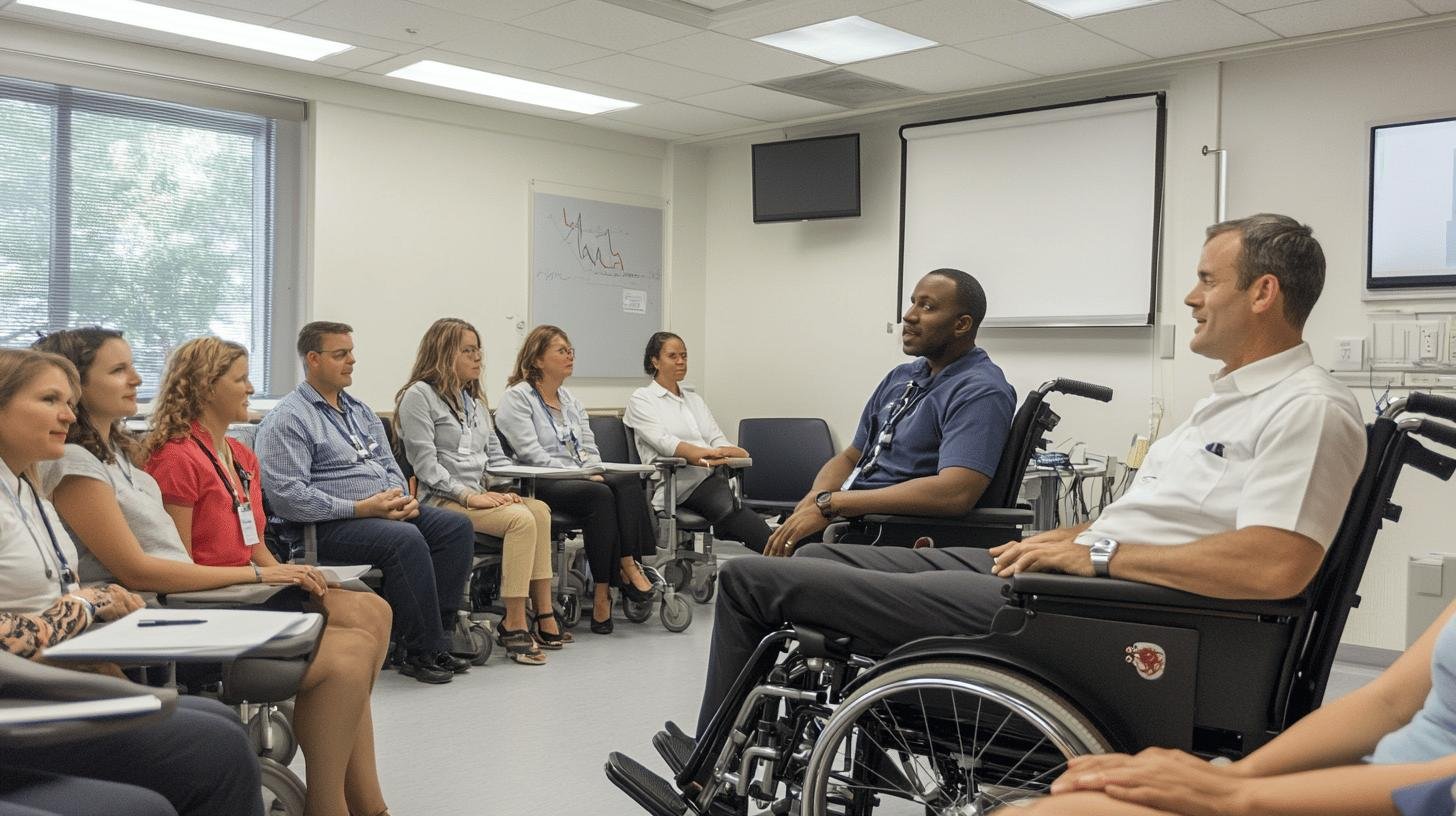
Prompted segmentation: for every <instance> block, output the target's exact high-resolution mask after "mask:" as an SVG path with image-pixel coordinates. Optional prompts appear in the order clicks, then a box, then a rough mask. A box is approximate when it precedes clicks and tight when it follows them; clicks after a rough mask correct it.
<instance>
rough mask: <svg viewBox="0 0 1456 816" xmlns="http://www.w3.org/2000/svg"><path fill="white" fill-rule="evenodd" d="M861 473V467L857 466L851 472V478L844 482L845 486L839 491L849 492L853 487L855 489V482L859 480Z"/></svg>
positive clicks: (841, 486)
mask: <svg viewBox="0 0 1456 816" xmlns="http://www.w3.org/2000/svg"><path fill="white" fill-rule="evenodd" d="M859 471H860V469H859V466H858V465H856V466H855V468H854V470H851V471H850V472H849V478H848V479H845V480H844V484H842V485H840V487H839V489H840V490H848V489H850V488H851V487H854V480H855V479H858V478H859Z"/></svg>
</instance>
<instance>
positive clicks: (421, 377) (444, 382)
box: [394, 317, 485, 427]
mask: <svg viewBox="0 0 1456 816" xmlns="http://www.w3.org/2000/svg"><path fill="white" fill-rule="evenodd" d="M470 334H473V335H475V342H476V344H477V345H478V344H479V343H480V332H479V331H476V329H475V327H474V326H472V325H470V324H469V323H467V322H465V321H464V320H461V319H460V318H458V317H442V318H440V319H439V320H436V321H435V322H434V323H431V324H430V327H429V328H428V329H426V330H425V336H424V337H421V338H420V348H419V351H417V352H415V365H414V368H412V369H411V370H410V375H409V379H408V380H407V381H406V382H405V384H404V387H403V388H401V389H399V390H398V391H396V392H395V394H394V422H395V427H398V426H399V401H400V400H401V399H403V398H404V392H406V391H408V390H409V387H410V386H412V385H414V384H415V383H417V382H423V383H426V384H428V385H429V386H430V387H431V388H433V389H435V393H437V394H439V395H440V399H442V400H444V401H445V404H446V405H449V406H450V408H451V409H452V410H454V411H455V412H457V413H458V412H460V411H461V410H463V408H462V407H461V405H460V392H461V390H464V391H465V393H467V394H469V395H470V396H471V397H473V398H475V399H477V400H479V401H480V402H481V404H484V403H485V395H484V394H483V393H482V392H481V390H480V380H468V381H466V380H461V379H460V378H459V377H458V376H456V375H455V354H456V353H457V352H459V351H460V348H461V347H462V346H464V345H465V344H466V342H467V341H468V340H469V335H470Z"/></svg>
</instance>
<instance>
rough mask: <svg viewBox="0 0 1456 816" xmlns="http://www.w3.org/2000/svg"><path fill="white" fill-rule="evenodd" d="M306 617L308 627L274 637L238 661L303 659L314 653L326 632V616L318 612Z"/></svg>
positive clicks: (246, 653) (310, 613)
mask: <svg viewBox="0 0 1456 816" xmlns="http://www.w3.org/2000/svg"><path fill="white" fill-rule="evenodd" d="M304 617H306V618H308V619H309V621H308V626H306V627H299V631H297V632H289V631H286V630H285V631H284V633H283V634H281V635H278V636H276V637H274V638H273V639H271V640H269V641H268V642H266V643H264V644H262V645H261V646H256V647H254V648H252V649H250V650H248V651H247V652H245V653H244V654H242V655H240V656H239V658H238V659H240V660H245V659H248V658H254V657H268V658H282V659H291V658H302V657H308V656H309V655H311V654H312V653H313V650H314V648H315V647H316V646H317V645H318V641H319V638H320V637H321V636H322V635H323V632H324V616H323V615H320V614H318V613H317V612H306V613H304Z"/></svg>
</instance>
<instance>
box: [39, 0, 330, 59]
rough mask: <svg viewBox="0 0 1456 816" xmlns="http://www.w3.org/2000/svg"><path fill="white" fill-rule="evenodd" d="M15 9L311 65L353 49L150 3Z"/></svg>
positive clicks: (102, 0) (43, 4)
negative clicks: (144, 30)
mask: <svg viewBox="0 0 1456 816" xmlns="http://www.w3.org/2000/svg"><path fill="white" fill-rule="evenodd" d="M15 5H17V6H33V7H35V8H43V9H50V10H51V11H61V12H65V13H66V14H79V15H81V16H83V17H92V18H95V19H97V20H107V21H109V22H113V23H121V24H122V25H129V26H137V27H138V28H150V29H152V30H154V31H165V32H167V33H168V34H181V35H182V36H184V37H195V38H197V39H199V40H208V41H210V42H215V43H222V44H223V45H235V46H237V47H239V48H250V49H252V50H254V51H267V52H268V53H270V54H282V55H283V56H285V57H294V58H296V59H302V60H309V61H313V60H320V59H323V58H324V57H327V56H329V55H331V54H337V53H339V52H341V51H348V50H349V49H350V48H353V47H354V46H352V45H349V44H348V43H341V42H334V41H333V40H324V39H320V38H318V37H309V36H307V35H304V34H295V33H293V32H292V31H282V30H279V29H276V28H268V27H267V26H260V25H253V24H252V23H240V22H238V21H237V20H225V19H223V18H221V17H212V16H209V15H207V14H195V13H193V12H190V11H183V10H181V9H174V8H167V7H166V6H156V5H152V4H151V3H139V2H137V0H16V3H15Z"/></svg>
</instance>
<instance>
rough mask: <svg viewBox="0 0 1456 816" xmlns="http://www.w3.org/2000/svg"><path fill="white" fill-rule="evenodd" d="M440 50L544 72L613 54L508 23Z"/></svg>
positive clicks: (490, 26) (456, 39)
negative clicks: (538, 69)
mask: <svg viewBox="0 0 1456 816" xmlns="http://www.w3.org/2000/svg"><path fill="white" fill-rule="evenodd" d="M438 47H439V48H440V49H441V50H443V51H454V52H456V53H458V54H470V55H471V56H476V57H485V58H487V59H493V60H499V61H501V62H509V63H511V64H512V65H525V66H528V67H531V68H541V69H543V70H549V69H551V68H558V67H560V66H562V65H571V64H572V63H576V62H585V61H586V60H590V59H597V58H598V57H605V56H607V55H608V54H611V53H612V52H611V51H608V50H607V49H605V48H597V47H596V46H593V45H587V44H586V43H581V42H577V41H576V40H567V39H562V38H561V37H553V36H551V35H550V34H543V33H541V32H539V31H531V30H529V29H525V28H517V27H516V26H511V25H506V24H504V23H488V24H486V27H485V28H483V29H481V30H478V31H474V32H471V33H470V34H467V35H465V36H462V37H453V38H451V39H448V40H445V41H444V42H442V43H440V44H439V46H438Z"/></svg>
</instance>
